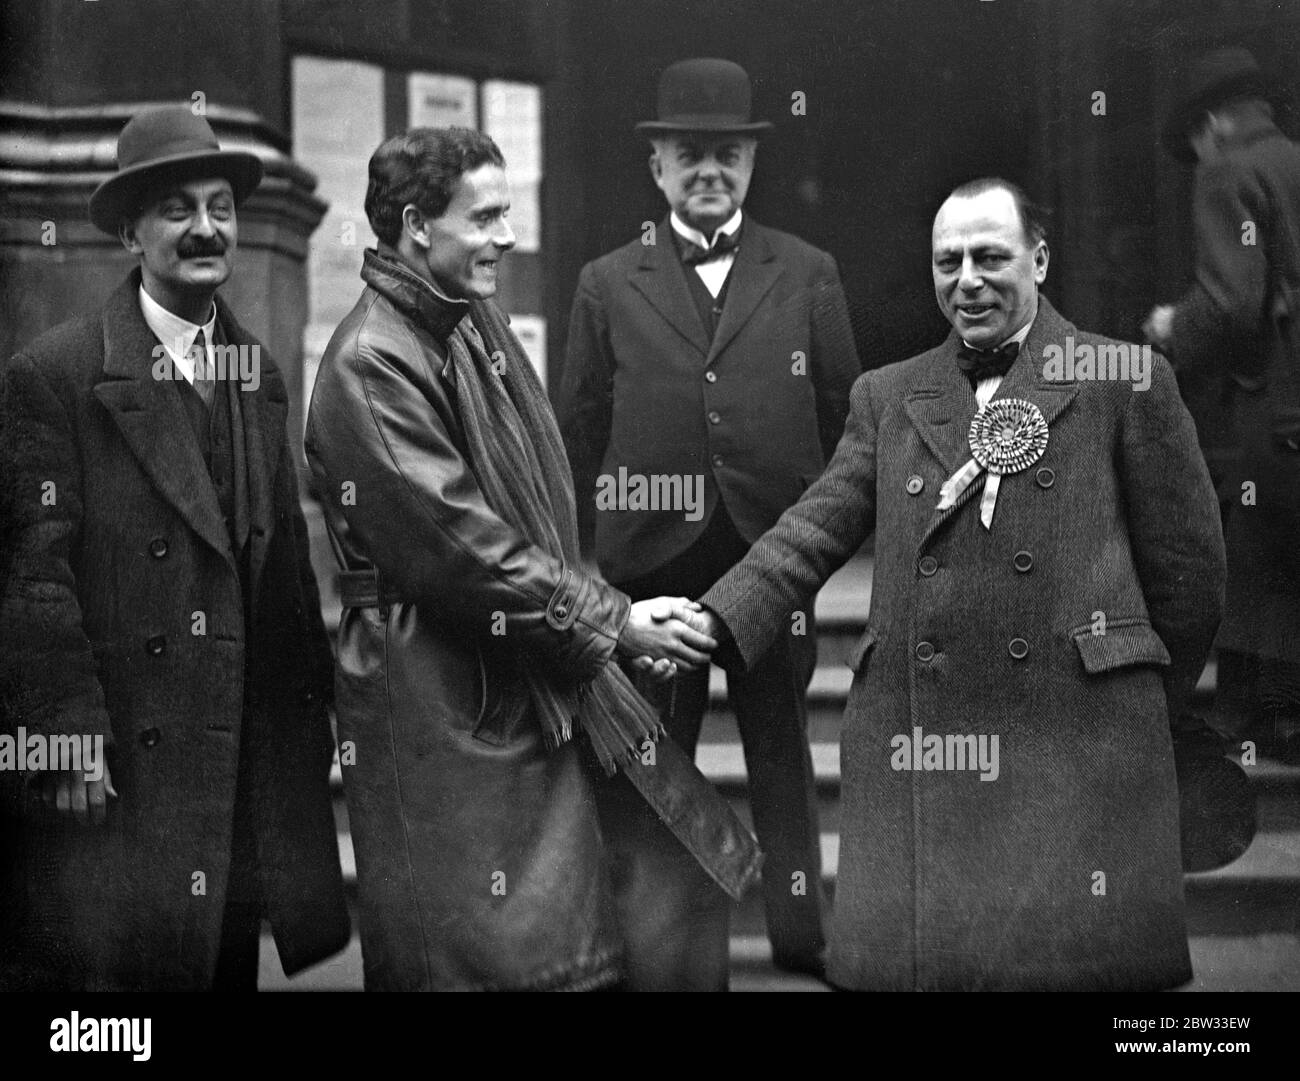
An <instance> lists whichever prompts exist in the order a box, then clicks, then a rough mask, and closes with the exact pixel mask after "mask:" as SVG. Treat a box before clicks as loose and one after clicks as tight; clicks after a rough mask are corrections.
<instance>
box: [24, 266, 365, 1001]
mask: <svg viewBox="0 0 1300 1081" xmlns="http://www.w3.org/2000/svg"><path fill="white" fill-rule="evenodd" d="M139 286H140V274H139V271H138V270H137V271H135V272H133V273H132V274H131V275H130V277H129V278H128V279H127V281H126V282H124V283H123V284H122V285H121V286H120V287H119V288H118V289H117V290H116V291H115V292H114V293H113V294H112V295H111V297H110V298H109V300H108V302H107V304H106V305H105V307H104V309H103V310H102V312H100V313H96V314H95V315H93V316H89V317H86V318H81V319H76V320H73V321H72V322H69V323H65V324H64V325H62V326H60V327H57V328H55V329H54V330H51V331H50V332H49V333H47V334H45V335H44V336H42V337H41V338H39V339H38V340H37V341H36V342H34V343H33V344H32V345H30V346H29V347H28V348H27V349H25V350H24V351H23V352H22V353H21V354H19V355H18V356H16V357H14V358H13V359H12V360H11V361H10V362H9V363H8V364H7V365H6V367H5V369H4V372H3V375H4V382H3V387H4V401H3V406H4V416H5V428H4V431H5V438H4V440H3V450H4V455H3V462H2V463H0V469H2V470H3V472H2V473H0V475H2V476H3V483H4V486H5V501H6V503H7V504H8V507H7V510H8V514H9V516H10V520H9V521H8V522H7V523H6V527H7V528H6V531H5V532H6V546H7V548H8V551H7V553H6V554H7V556H8V557H9V558H8V562H9V567H8V569H9V575H8V577H7V579H6V582H5V589H4V594H3V603H2V604H0V629H2V631H3V641H4V658H3V683H4V686H3V692H4V693H3V709H4V730H5V731H6V732H7V733H9V734H10V735H13V734H14V733H15V732H16V731H17V730H18V729H19V728H20V727H21V728H24V729H25V730H26V732H27V733H28V734H29V735H30V734H31V733H33V732H38V733H41V734H44V735H55V734H67V735H78V736H80V735H86V736H92V737H93V736H102V737H104V739H105V740H106V741H107V742H108V743H110V744H111V750H110V763H111V770H112V780H113V784H114V786H115V788H116V789H117V791H118V793H119V798H118V799H117V800H110V801H109V810H108V819H107V822H106V823H105V824H104V825H103V826H101V827H98V828H96V827H92V826H78V825H72V824H67V825H57V824H56V825H43V824H41V822H40V821H39V820H36V819H32V818H31V817H30V816H29V815H24V816H22V817H19V818H15V817H13V812H14V811H15V807H14V801H16V800H21V799H24V798H29V795H30V794H29V793H28V791H27V790H26V788H25V786H24V784H23V780H24V778H22V777H19V776H17V775H15V774H12V773H8V774H6V775H3V776H0V781H3V783H4V791H5V794H6V796H7V797H8V799H7V801H6V804H7V807H6V809H7V811H9V812H10V814H8V815H6V817H5V819H4V825H3V828H4V846H5V851H4V853H3V866H2V867H0V876H2V878H3V894H2V896H0V928H2V932H0V980H3V981H4V983H5V984H6V985H7V986H11V987H40V986H64V987H67V986H74V987H87V988H92V989H94V988H101V989H102V988H133V989H145V988H152V989H161V988H166V989H202V988H206V987H208V986H210V985H211V983H212V977H213V972H214V966H215V963H216V958H217V950H218V945H219V941H220V933H221V923H222V910H223V906H224V904H225V896H226V881H227V874H228V870H229V866H230V855H231V853H230V848H231V833H232V816H233V813H234V807H235V781H236V770H237V766H238V762H239V751H240V742H241V738H243V736H244V733H246V732H255V733H258V736H257V741H258V742H257V744H256V745H254V746H252V747H251V748H250V749H249V750H250V752H251V754H250V760H251V762H252V769H251V774H250V776H249V777H248V798H249V800H250V801H251V806H252V821H253V824H254V830H255V833H256V838H257V847H258V859H259V862H260V867H261V873H262V878H263V888H264V892H265V895H266V906H267V916H268V918H269V920H270V924H271V928H272V930H273V931H274V934H275V941H276V946H277V948H278V950H279V954H280V958H281V961H282V962H283V965H284V968H285V971H286V972H288V973H290V974H292V973H294V972H296V971H298V970H299V969H301V968H303V967H305V966H306V965H309V964H312V963H314V962H315V961H318V960H320V959H322V958H324V957H326V956H328V955H329V954H331V953H334V952H336V951H337V950H340V949H342V948H343V946H344V945H345V944H346V943H347V939H348V935H349V924H348V915H347V908H346V905H345V901H344V897H343V879H342V872H341V869H340V864H339V854H338V845H337V840H336V832H335V826H334V820H333V815H332V812H331V801H330V794H329V770H330V762H331V759H332V757H333V736H332V734H331V732H330V725H329V717H328V713H327V703H328V701H329V700H330V699H331V698H332V697H333V688H332V685H331V678H332V660H331V657H330V647H329V640H328V638H327V637H326V635H325V631H324V627H323V624H322V621H321V614H320V599H319V595H318V593H317V588H316V582H315V578H314V576H313V574H312V568H311V564H310V562H309V559H308V547H307V531H306V526H305V524H304V521H303V516H302V511H301V509H300V507H299V503H298V490H297V480H296V477H295V469H294V465H293V461H292V459H291V456H290V453H289V444H288V438H287V435H286V432H285V419H286V416H287V409H288V401H287V397H286V393H285V387H284V383H283V381H282V379H281V378H280V375H279V373H278V371H277V370H276V368H275V366H274V364H273V363H272V361H271V358H270V357H269V355H268V353H267V351H266V349H265V348H264V347H262V346H261V344H260V343H258V342H257V340H256V339H255V338H253V337H252V336H251V335H250V334H248V333H247V332H246V331H244V330H243V329H242V328H240V326H239V325H238V323H237V322H236V321H235V319H234V317H233V315H232V314H231V312H230V310H229V309H228V308H227V307H226V306H225V305H224V303H222V301H221V299H220V297H218V298H217V308H218V315H219V319H220V322H221V325H222V327H223V328H224V329H225V333H226V338H227V341H228V343H229V344H231V345H234V346H239V347H243V348H244V349H245V350H251V349H252V348H253V347H254V346H256V347H257V356H258V359H259V372H260V385H259V386H258V387H257V389H256V390H252V389H249V390H246V391H241V408H242V414H243V418H244V432H245V444H246V448H247V462H248V501H249V510H250V516H249V521H250V530H251V539H250V546H251V550H250V552H249V572H250V580H251V593H252V597H253V609H254V610H253V613H252V620H251V633H246V631H245V621H244V615H243V601H242V597H241V584H240V576H239V572H238V568H237V566H236V563H235V560H234V558H233V556H232V554H231V543H230V539H229V534H228V532H227V529H226V526H225V523H224V520H223V518H222V515H221V509H220V506H219V504H218V500H217V495H216V491H215V489H214V487H213V485H212V482H211V481H210V479H209V477H208V473H207V469H206V466H205V465H204V461H203V457H202V454H201V451H200V448H199V445H198V442H197V440H196V439H195V437H194V434H193V432H192V430H191V428H190V424H189V421H188V420H187V419H186V416H185V413H184V408H183V404H182V401H181V397H180V394H179V393H178V392H177V388H176V387H175V386H173V385H172V384H171V383H170V382H169V381H167V380H158V379H155V378H154V377H153V361H154V356H155V353H154V350H155V349H156V348H157V347H158V340H157V338H155V337H154V335H153V333H152V332H151V331H150V329H149V327H148V324H146V323H145V321H144V317H143V315H142V314H141V312H140V304H139V299H138V290H139ZM247 355H248V356H250V357H251V356H252V355H253V354H252V353H251V352H250V353H248V354H247ZM199 616H201V617H202V618H201V619H200V618H198V617H199ZM250 722H252V723H250Z"/></svg>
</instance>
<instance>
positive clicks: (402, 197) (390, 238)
mask: <svg viewBox="0 0 1300 1081" xmlns="http://www.w3.org/2000/svg"><path fill="white" fill-rule="evenodd" d="M505 164H506V161H505V158H503V157H502V156H501V151H500V149H499V148H498V147H497V144H496V143H494V142H493V141H492V140H491V138H489V137H488V136H487V135H484V134H483V133H482V132H481V131H474V130H473V129H472V128H412V129H411V130H410V131H408V132H406V133H404V134H402V135H394V136H393V137H392V138H391V139H388V140H387V141H385V142H383V143H381V144H380V146H379V149H378V150H376V151H375V152H374V153H373V154H371V155H370V183H369V185H368V186H367V187H366V217H367V218H369V219H370V228H371V229H373V230H374V231H375V236H377V237H378V238H379V239H380V240H382V241H383V242H384V243H385V244H396V243H397V238H398V237H399V236H401V235H402V208H403V207H405V206H406V205H407V204H408V203H412V204H414V205H415V206H417V207H419V208H420V212H421V213H422V214H424V215H426V216H427V217H430V218H439V217H441V216H442V214H443V212H444V211H445V210H446V209H447V204H448V203H450V202H451V195H452V190H453V189H454V188H455V187H456V181H458V180H459V179H460V178H461V176H462V174H464V173H468V172H471V171H472V170H474V169H477V168H478V167H479V166H480V165H498V166H501V167H502V168H504V167H505Z"/></svg>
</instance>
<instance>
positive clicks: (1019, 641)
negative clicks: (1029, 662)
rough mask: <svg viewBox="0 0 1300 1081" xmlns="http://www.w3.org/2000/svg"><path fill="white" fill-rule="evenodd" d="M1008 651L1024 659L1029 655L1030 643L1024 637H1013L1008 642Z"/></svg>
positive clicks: (1017, 657)
mask: <svg viewBox="0 0 1300 1081" xmlns="http://www.w3.org/2000/svg"><path fill="white" fill-rule="evenodd" d="M1007 652H1008V653H1010V654H1011V656H1013V657H1014V658H1015V659H1016V660H1018V661H1023V660H1024V659H1025V658H1026V657H1028V656H1029V643H1028V642H1026V641H1025V640H1024V639H1023V638H1013V639H1011V641H1010V642H1008V643H1007Z"/></svg>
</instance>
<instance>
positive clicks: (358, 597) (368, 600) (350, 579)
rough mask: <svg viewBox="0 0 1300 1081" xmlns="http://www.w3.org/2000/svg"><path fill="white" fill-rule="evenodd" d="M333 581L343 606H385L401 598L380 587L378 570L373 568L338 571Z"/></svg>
mask: <svg viewBox="0 0 1300 1081" xmlns="http://www.w3.org/2000/svg"><path fill="white" fill-rule="evenodd" d="M334 582H335V585H336V586H337V587H338V591H339V599H340V600H342V602H343V607H344V608H387V607H388V606H389V605H390V604H396V603H397V602H398V601H400V600H401V599H402V598H401V597H399V596H398V595H397V594H396V593H394V592H393V591H392V590H386V589H383V588H381V586H380V582H379V572H378V571H377V570H375V569H374V568H371V569H369V570H362V571H339V573H338V577H337V578H335V580H334Z"/></svg>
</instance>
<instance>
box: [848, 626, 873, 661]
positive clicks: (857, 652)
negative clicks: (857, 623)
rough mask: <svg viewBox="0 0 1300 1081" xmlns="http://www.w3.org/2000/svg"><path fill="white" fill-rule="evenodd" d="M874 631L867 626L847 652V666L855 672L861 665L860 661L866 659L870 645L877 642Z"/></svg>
mask: <svg viewBox="0 0 1300 1081" xmlns="http://www.w3.org/2000/svg"><path fill="white" fill-rule="evenodd" d="M877 640H878V639H877V638H876V632H875V631H873V630H872V629H871V628H870V627H868V628H867V629H866V630H865V631H863V632H862V637H861V638H859V639H858V640H857V642H856V643H855V644H854V646H853V649H852V650H851V651H850V653H849V668H851V669H852V670H853V671H854V672H856V671H857V670H858V669H859V668H861V667H862V662H863V661H864V660H865V659H866V657H867V654H869V653H870V652H871V647H872V646H874V645H875V644H876V642H877Z"/></svg>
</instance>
